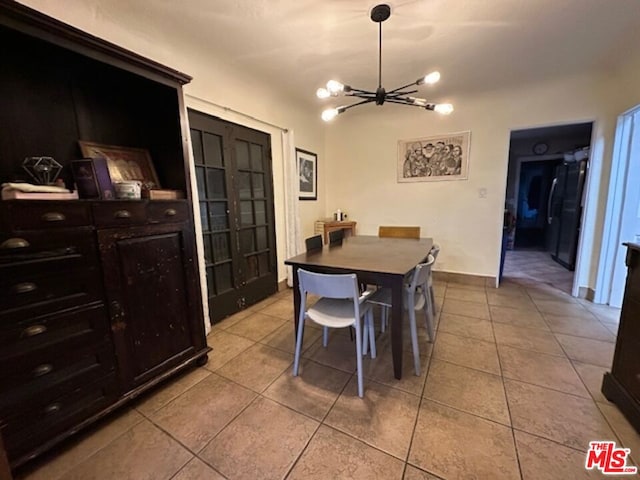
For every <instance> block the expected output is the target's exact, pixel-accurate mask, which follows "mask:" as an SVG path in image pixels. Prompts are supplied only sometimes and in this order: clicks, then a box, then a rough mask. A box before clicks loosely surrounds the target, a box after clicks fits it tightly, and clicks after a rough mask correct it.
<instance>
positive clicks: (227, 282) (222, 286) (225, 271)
mask: <svg viewBox="0 0 640 480" xmlns="http://www.w3.org/2000/svg"><path fill="white" fill-rule="evenodd" d="M214 268H215V272H216V287H217V289H216V290H217V291H216V293H217V294H220V293H223V292H226V291H228V290H231V289H232V288H233V275H232V273H231V263H224V264H222V265H216V266H215V267H214Z"/></svg>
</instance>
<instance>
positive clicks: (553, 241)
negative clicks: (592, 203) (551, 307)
mask: <svg viewBox="0 0 640 480" xmlns="http://www.w3.org/2000/svg"><path fill="white" fill-rule="evenodd" d="M592 128H593V124H592V123H591V122H589V123H579V124H572V125H561V126H549V127H541V128H531V129H525V130H514V131H512V132H511V138H510V144H509V169H508V173H507V188H506V193H505V207H504V208H505V210H504V218H505V223H504V228H503V248H504V254H503V266H502V267H501V277H507V278H509V277H516V278H529V279H531V280H534V281H538V282H543V283H546V284H548V285H551V286H553V287H555V288H557V289H559V290H562V291H563V292H565V293H568V294H573V293H574V271H575V267H576V259H577V253H578V240H579V238H580V227H581V219H582V207H583V205H584V198H583V197H584V187H585V184H586V176H587V172H588V164H589V152H590V144H591V132H592Z"/></svg>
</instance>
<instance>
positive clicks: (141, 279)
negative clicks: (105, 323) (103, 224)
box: [98, 224, 199, 390]
mask: <svg viewBox="0 0 640 480" xmlns="http://www.w3.org/2000/svg"><path fill="white" fill-rule="evenodd" d="M188 235H189V233H188V229H187V227H186V226H184V225H183V224H164V225H149V226H141V227H132V228H126V229H108V230H102V231H99V232H98V241H99V246H100V254H101V256H102V260H103V269H104V279H105V289H106V297H107V305H108V309H109V314H110V318H111V329H112V331H113V338H114V343H115V350H116V355H117V357H118V366H119V369H120V378H121V381H122V382H123V385H122V386H123V388H124V389H125V390H128V389H131V388H133V387H135V386H137V385H140V384H141V383H144V382H145V381H147V380H149V379H150V378H152V377H154V376H155V375H156V374H158V373H160V372H161V371H164V370H166V369H168V368H170V367H171V366H173V365H174V364H178V363H180V362H181V361H183V360H185V359H186V358H188V357H189V356H191V355H193V353H194V344H197V343H196V342H194V340H193V338H192V337H193V335H194V334H196V335H197V334H199V332H194V330H197V329H195V328H192V326H191V324H190V320H191V318H195V317H194V316H193V315H190V313H191V312H192V311H193V309H194V305H192V304H191V303H192V302H190V292H189V289H190V282H189V278H188V276H189V272H190V271H191V269H190V268H189V265H193V259H194V254H193V249H192V247H191V242H190V241H187V240H186V239H187V238H188Z"/></svg>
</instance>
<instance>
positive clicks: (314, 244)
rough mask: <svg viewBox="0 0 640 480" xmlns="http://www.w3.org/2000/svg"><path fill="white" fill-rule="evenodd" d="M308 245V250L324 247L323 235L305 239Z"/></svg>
mask: <svg viewBox="0 0 640 480" xmlns="http://www.w3.org/2000/svg"><path fill="white" fill-rule="evenodd" d="M304 243H305V245H306V246H307V252H308V251H310V250H320V249H321V248H322V235H314V236H313V237H309V238H307V239H306V240H305V241H304Z"/></svg>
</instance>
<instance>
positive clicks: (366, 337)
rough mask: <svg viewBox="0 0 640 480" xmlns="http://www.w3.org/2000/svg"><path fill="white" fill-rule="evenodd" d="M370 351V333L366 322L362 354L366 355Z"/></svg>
mask: <svg viewBox="0 0 640 480" xmlns="http://www.w3.org/2000/svg"><path fill="white" fill-rule="evenodd" d="M368 351H369V335H367V327H366V324H365V335H363V337H362V355H366V354H367V352H368Z"/></svg>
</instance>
